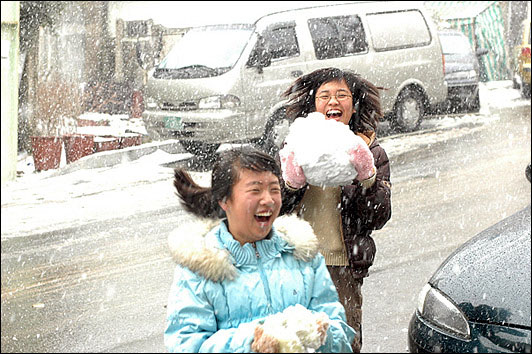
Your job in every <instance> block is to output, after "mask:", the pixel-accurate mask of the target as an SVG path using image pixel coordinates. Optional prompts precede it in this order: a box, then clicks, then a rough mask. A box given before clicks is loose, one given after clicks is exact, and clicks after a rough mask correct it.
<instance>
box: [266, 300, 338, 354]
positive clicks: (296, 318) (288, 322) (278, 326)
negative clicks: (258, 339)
mask: <svg viewBox="0 0 532 354" xmlns="http://www.w3.org/2000/svg"><path fill="white" fill-rule="evenodd" d="M328 322H329V318H328V317H327V315H326V314H324V313H313V312H311V311H310V310H308V309H306V308H305V307H303V306H301V305H299V304H297V305H294V306H290V307H288V308H286V309H285V310H284V311H283V312H279V313H276V314H275V315H271V316H269V317H267V318H266V320H265V321H264V324H263V325H262V326H263V329H264V334H267V335H270V336H272V337H274V338H276V339H277V340H278V341H279V352H280V353H312V352H315V351H316V349H318V348H319V347H321V346H322V345H323V343H324V342H325V339H326V336H323V338H321V336H320V333H319V331H318V329H319V327H320V324H323V323H325V324H326V327H325V328H328ZM322 326H323V325H322Z"/></svg>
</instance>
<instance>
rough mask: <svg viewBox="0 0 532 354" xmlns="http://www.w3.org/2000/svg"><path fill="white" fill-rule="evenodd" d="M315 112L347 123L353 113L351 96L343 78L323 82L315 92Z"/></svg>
mask: <svg viewBox="0 0 532 354" xmlns="http://www.w3.org/2000/svg"><path fill="white" fill-rule="evenodd" d="M315 104H316V112H320V113H323V114H324V115H325V117H326V119H334V120H336V121H338V122H342V123H344V124H349V121H350V120H351V116H352V115H353V112H354V110H353V98H352V94H351V90H349V87H348V86H347V83H346V82H345V80H341V81H331V82H327V83H324V84H323V85H321V86H320V87H319V88H318V91H317V92H316V101H315Z"/></svg>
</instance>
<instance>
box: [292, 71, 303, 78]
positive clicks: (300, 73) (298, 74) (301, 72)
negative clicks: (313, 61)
mask: <svg viewBox="0 0 532 354" xmlns="http://www.w3.org/2000/svg"><path fill="white" fill-rule="evenodd" d="M290 74H292V76H293V77H300V76H301V75H303V71H301V70H294V71H292V72H291V73H290Z"/></svg>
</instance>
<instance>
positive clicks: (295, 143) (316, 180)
mask: <svg viewBox="0 0 532 354" xmlns="http://www.w3.org/2000/svg"><path fill="white" fill-rule="evenodd" d="M357 138H358V137H357V136H356V135H355V134H354V133H353V132H352V131H351V130H350V129H349V126H347V125H346V124H343V123H340V122H337V121H335V120H329V119H325V116H324V115H323V114H321V113H318V112H314V113H311V114H309V115H308V116H307V117H306V118H296V119H295V120H294V122H293V123H292V125H291V126H290V130H289V132H288V135H287V137H286V139H285V141H286V144H287V145H288V146H289V147H290V148H291V149H292V150H293V151H294V157H295V160H296V162H297V163H298V164H299V166H301V168H302V169H303V172H304V173H305V176H306V177H307V182H308V183H310V184H312V185H316V186H324V187H335V186H344V185H348V184H351V183H352V182H353V180H354V179H355V178H356V176H357V171H356V170H355V168H354V167H353V165H352V164H351V163H350V162H349V156H348V154H347V151H348V150H349V149H350V148H353V147H355V146H357Z"/></svg>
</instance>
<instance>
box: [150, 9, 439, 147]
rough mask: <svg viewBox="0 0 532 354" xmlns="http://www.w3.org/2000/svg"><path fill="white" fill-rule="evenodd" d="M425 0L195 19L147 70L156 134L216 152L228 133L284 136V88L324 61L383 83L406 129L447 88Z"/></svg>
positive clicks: (270, 141) (390, 113)
mask: <svg viewBox="0 0 532 354" xmlns="http://www.w3.org/2000/svg"><path fill="white" fill-rule="evenodd" d="M422 6H423V5H422V2H386V1H376V2H358V3H351V4H341V5H325V6H318V7H309V8H303V9H296V10H288V11H280V12H275V13H270V14H266V15H264V16H262V17H260V18H258V19H251V21H250V23H238V24H226V25H212V26H203V27H197V28H192V29H190V30H189V31H188V32H187V33H186V34H185V35H184V36H183V38H182V39H181V40H180V41H179V42H177V44H176V45H175V46H174V47H173V48H172V49H171V50H170V52H169V53H168V55H167V56H166V57H165V58H164V59H163V60H162V61H161V62H160V63H159V65H158V66H156V67H155V68H154V69H153V70H152V71H151V72H150V73H149V77H148V82H147V87H146V92H145V103H146V109H145V111H144V113H143V119H144V122H145V124H146V129H147V131H148V133H149V134H150V136H151V137H152V139H157V140H158V139H168V138H176V139H178V140H179V141H180V143H181V145H182V146H183V147H184V148H185V149H186V150H187V151H189V152H191V153H194V154H197V155H204V156H208V155H212V154H213V153H214V152H215V151H216V150H217V149H218V147H219V146H220V144H222V143H242V142H254V143H257V144H259V145H262V147H263V148H265V149H269V148H270V147H271V146H273V145H278V144H279V143H280V142H281V141H282V139H283V138H284V135H285V134H286V132H287V130H288V126H289V124H290V122H288V121H287V119H286V117H285V114H284V112H285V105H286V101H285V100H284V99H282V98H281V94H282V93H283V92H284V91H285V90H286V89H287V88H288V87H289V85H290V84H291V83H292V82H293V81H294V80H295V79H296V78H297V77H299V76H301V75H303V74H307V73H309V72H311V71H314V70H316V69H319V68H324V67H338V68H341V69H350V70H352V71H354V72H356V73H358V74H360V75H362V76H363V77H365V78H367V79H368V80H370V81H371V82H373V83H374V84H376V85H377V86H381V87H384V88H385V90H383V91H382V92H381V98H382V106H383V111H384V113H385V115H386V119H388V120H389V121H390V125H391V126H392V127H393V128H395V130H397V131H403V132H405V131H412V130H415V129H416V128H417V127H418V126H419V124H420V122H421V120H422V118H423V115H424V113H425V112H427V111H428V110H429V109H431V108H432V107H433V106H436V105H438V104H440V103H441V102H443V101H445V99H446V98H447V86H446V83H445V80H444V66H443V58H442V57H443V56H442V50H441V46H440V42H439V39H438V35H437V33H436V28H435V26H434V25H433V23H432V21H431V19H430V16H429V15H428V14H427V13H425V11H424V9H423V7H422Z"/></svg>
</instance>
